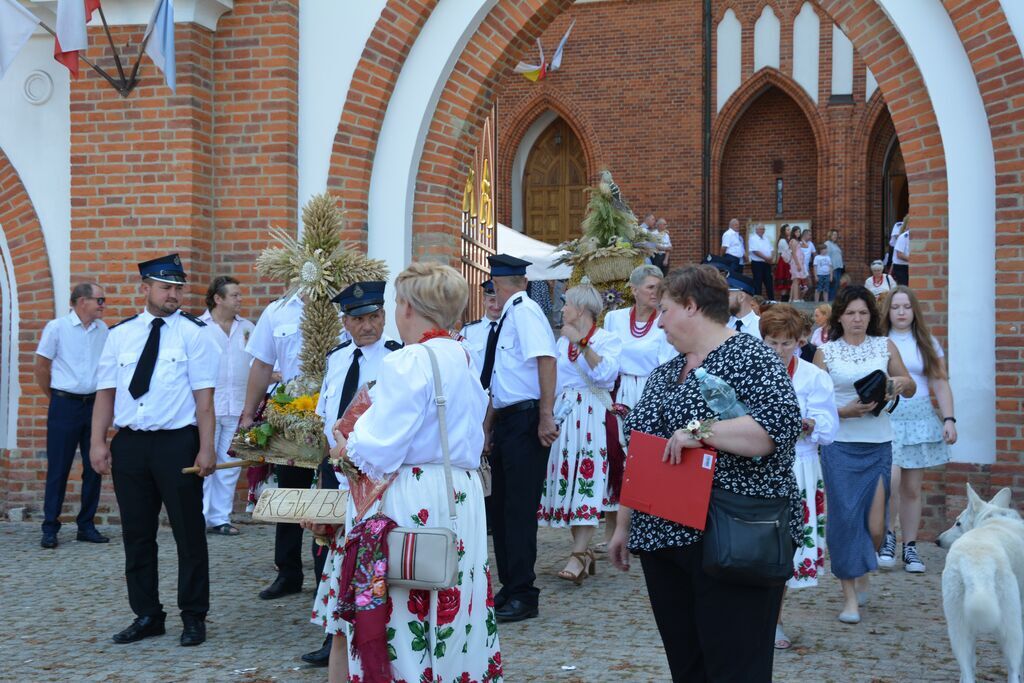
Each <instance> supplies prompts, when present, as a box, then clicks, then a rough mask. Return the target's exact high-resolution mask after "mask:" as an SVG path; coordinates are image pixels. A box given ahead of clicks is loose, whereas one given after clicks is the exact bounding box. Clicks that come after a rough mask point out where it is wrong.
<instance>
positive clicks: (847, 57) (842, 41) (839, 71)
mask: <svg viewBox="0 0 1024 683" xmlns="http://www.w3.org/2000/svg"><path fill="white" fill-rule="evenodd" d="M831 94H833V95H852V94H853V43H851V42H850V39H849V38H847V37H846V34H845V33H843V29H841V28H839V27H838V26H836V25H835V24H832V93H831Z"/></svg>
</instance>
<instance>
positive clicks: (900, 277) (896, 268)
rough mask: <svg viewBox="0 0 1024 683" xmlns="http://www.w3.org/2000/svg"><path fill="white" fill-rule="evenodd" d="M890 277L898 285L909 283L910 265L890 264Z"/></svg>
mask: <svg viewBox="0 0 1024 683" xmlns="http://www.w3.org/2000/svg"><path fill="white" fill-rule="evenodd" d="M892 279H893V280H895V281H896V284H898V285H907V286H909V285H910V266H908V265H907V264H905V263H894V264H892Z"/></svg>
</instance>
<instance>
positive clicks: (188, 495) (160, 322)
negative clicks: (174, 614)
mask: <svg viewBox="0 0 1024 683" xmlns="http://www.w3.org/2000/svg"><path fill="white" fill-rule="evenodd" d="M139 274H140V275H141V276H142V293H143V294H144V295H145V297H146V308H145V309H144V310H143V311H142V312H141V313H139V314H137V315H135V316H132V317H131V318H128V319H127V320H122V321H121V322H120V323H118V324H117V325H114V326H113V327H112V328H110V335H109V336H108V337H107V343H106V345H105V346H104V347H103V355H102V356H100V364H99V377H98V380H97V384H96V390H97V393H96V406H95V408H94V409H93V417H92V444H91V447H90V453H89V456H90V458H91V460H92V466H93V468H94V469H95V470H96V471H97V472H99V473H100V474H110V472H111V469H113V473H114V493H115V494H116V495H117V505H118V508H119V509H120V513H121V531H122V534H123V536H124V560H125V561H124V564H125V580H126V584H127V587H128V602H129V604H130V605H131V608H132V611H133V612H135V615H136V619H135V621H134V622H132V624H131V625H130V626H129V627H128V628H126V629H124V630H123V631H121V632H120V633H117V634H116V635H114V638H113V640H114V642H115V643H131V642H135V641H137V640H142V639H143V638H148V637H150V636H158V635H162V634H163V633H164V619H165V618H166V614H165V613H164V610H163V605H161V604H160V591H159V575H158V572H157V544H156V535H157V529H158V528H159V526H160V507H161V505H162V506H164V507H165V508H166V509H167V518H168V520H169V521H170V523H171V529H172V530H173V532H174V540H175V543H176V545H177V550H178V608H179V609H180V610H181V620H182V622H183V624H184V629H183V630H182V633H181V639H180V643H181V644H182V645H184V646H190V645H199V644H200V643H202V642H203V641H205V640H206V623H205V622H206V613H207V611H208V610H209V608H210V567H209V561H208V558H207V554H206V534H205V527H206V524H205V522H204V520H203V481H202V479H200V478H199V477H197V476H196V475H194V474H183V473H182V471H181V470H182V468H184V467H190V466H195V467H198V468H199V474H200V475H201V476H203V477H205V476H208V475H210V474H211V473H212V472H213V471H214V466H215V465H216V464H217V456H216V453H215V452H214V446H213V437H214V425H215V422H216V418H215V417H214V413H213V388H214V386H216V384H217V372H218V366H219V362H220V354H219V352H218V349H217V345H216V343H215V342H214V341H213V337H212V336H211V335H209V334H207V330H206V324H205V323H204V322H202V321H201V320H199V318H196V317H195V316H192V315H189V314H188V313H182V312H181V311H179V310H178V306H179V305H180V302H181V297H182V294H183V291H184V284H185V271H184V270H183V269H182V267H181V260H180V259H179V258H178V255H177V254H170V255H169V256H165V257H162V258H158V259H154V260H152V261H146V262H145V263H140V264H139ZM111 424H113V426H114V427H116V428H117V434H115V435H114V438H113V440H112V441H111V442H110V445H109V446H108V445H107V430H108V429H110V426H111Z"/></svg>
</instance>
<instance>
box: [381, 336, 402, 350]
mask: <svg viewBox="0 0 1024 683" xmlns="http://www.w3.org/2000/svg"><path fill="white" fill-rule="evenodd" d="M403 346H405V344H403V343H402V342H398V341H395V340H394V339H388V340H387V341H386V342H384V348H385V349H387V350H388V351H397V350H399V349H400V348H402V347H403Z"/></svg>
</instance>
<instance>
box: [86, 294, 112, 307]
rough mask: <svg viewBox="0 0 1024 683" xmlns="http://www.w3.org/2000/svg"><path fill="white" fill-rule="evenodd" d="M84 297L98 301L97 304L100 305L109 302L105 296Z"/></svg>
mask: <svg viewBox="0 0 1024 683" xmlns="http://www.w3.org/2000/svg"><path fill="white" fill-rule="evenodd" d="M83 298H85V299H92V300H93V301H95V302H96V304H97V305H98V306H102V305H103V304H105V303H107V297H105V296H87V297H83Z"/></svg>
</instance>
